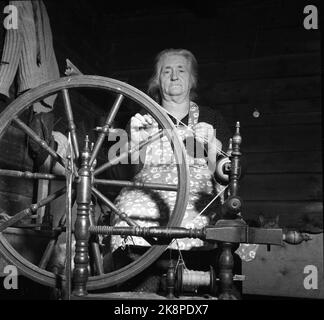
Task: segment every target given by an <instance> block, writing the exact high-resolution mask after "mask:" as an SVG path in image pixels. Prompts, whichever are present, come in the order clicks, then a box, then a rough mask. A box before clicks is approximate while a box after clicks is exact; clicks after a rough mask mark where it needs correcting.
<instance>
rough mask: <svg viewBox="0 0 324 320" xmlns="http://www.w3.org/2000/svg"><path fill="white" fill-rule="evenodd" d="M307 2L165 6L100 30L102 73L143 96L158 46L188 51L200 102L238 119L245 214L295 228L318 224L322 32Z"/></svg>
mask: <svg viewBox="0 0 324 320" xmlns="http://www.w3.org/2000/svg"><path fill="white" fill-rule="evenodd" d="M307 4H309V3H308V2H307V1H294V2H291V1H276V0H274V1H230V2H226V3H225V2H221V3H217V4H215V7H213V8H212V7H204V5H202V7H201V8H200V10H199V8H198V5H196V6H195V5H193V6H191V7H190V6H188V7H178V8H176V9H170V8H169V9H168V8H167V7H166V8H164V10H160V11H158V12H157V13H154V12H150V14H147V13H146V14H145V13H143V14H141V13H138V14H135V13H133V14H132V13H128V14H126V13H125V15H124V16H121V17H119V18H118V19H117V18H115V19H114V16H112V17H111V19H107V20H106V27H105V28H106V29H104V30H103V32H104V33H105V34H107V41H108V42H109V44H106V46H108V47H109V50H107V51H106V52H107V55H106V56H105V57H106V60H107V66H106V75H107V76H110V77H113V78H114V77H117V78H118V77H125V78H127V79H129V82H130V83H131V84H132V85H134V86H136V87H138V88H139V89H141V90H143V91H145V90H146V84H147V80H148V79H149V77H150V75H151V71H152V65H153V60H154V57H155V55H156V54H157V53H158V52H159V51H160V50H162V49H165V48H170V47H176V48H178V47H183V48H187V49H189V50H191V51H192V52H193V53H194V54H195V55H196V57H197V59H198V62H199V65H200V78H199V80H200V82H199V84H200V87H199V102H200V103H202V104H206V105H209V106H212V107H214V108H218V109H219V110H221V111H222V113H223V114H224V116H225V117H226V119H227V122H228V124H229V126H230V127H231V129H232V130H234V125H235V122H236V121H240V123H241V133H242V136H243V143H242V150H243V152H244V156H245V157H246V160H247V164H248V165H247V168H246V172H245V175H244V178H243V180H242V184H241V195H242V197H243V199H244V203H245V208H244V217H245V218H247V219H257V216H258V215H259V214H263V215H265V216H270V217H274V216H276V215H280V224H281V225H282V226H288V227H294V228H295V227H301V226H305V223H308V222H310V224H311V225H315V226H316V227H322V225H323V219H322V210H323V206H322V143H321V77H320V74H321V61H320V31H319V30H306V29H304V27H303V20H304V18H305V14H304V13H303V8H304V6H306V5H307ZM313 4H315V5H316V4H318V5H319V1H314V2H313ZM107 10H108V9H107ZM255 109H257V110H258V111H259V113H260V116H259V117H258V118H255V117H254V116H253V111H254V110H255ZM128 112H129V111H127V112H125V116H126V115H128V116H129V114H128Z"/></svg>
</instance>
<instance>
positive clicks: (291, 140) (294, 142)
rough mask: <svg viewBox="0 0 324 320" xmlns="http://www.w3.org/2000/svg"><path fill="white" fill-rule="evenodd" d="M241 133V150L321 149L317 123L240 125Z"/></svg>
mask: <svg viewBox="0 0 324 320" xmlns="http://www.w3.org/2000/svg"><path fill="white" fill-rule="evenodd" d="M232 127H234V125H232ZM231 129H232V128H231ZM241 135H242V144H241V147H242V151H243V152H258V153H259V152H279V151H283V152H287V151H305V152H309V151H311V150H312V151H314V150H321V149H322V142H321V139H322V133H321V126H320V125H319V124H313V125H287V126H276V127H273V126H271V125H270V126H264V127H250V128H249V127H247V128H245V127H241Z"/></svg>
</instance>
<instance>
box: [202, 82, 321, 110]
mask: <svg viewBox="0 0 324 320" xmlns="http://www.w3.org/2000/svg"><path fill="white" fill-rule="evenodd" d="M200 92H201V94H202V95H203V96H204V97H205V99H206V100H207V99H208V101H213V102H214V103H215V102H217V103H218V104H222V103H247V102H249V101H251V100H252V101H256V100H257V101H260V100H262V101H268V102H269V101H273V100H288V99H296V100H297V99H305V98H307V99H309V98H318V97H319V96H320V95H321V79H320V77H318V76H310V77H300V78H299V77H298V78H280V79H277V78H276V79H258V80H248V79H245V80H244V81H243V80H242V81H228V82H221V83H217V82H213V81H209V82H207V83H206V84H204V85H202V86H201V88H200Z"/></svg>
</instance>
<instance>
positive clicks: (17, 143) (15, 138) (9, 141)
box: [0, 126, 33, 170]
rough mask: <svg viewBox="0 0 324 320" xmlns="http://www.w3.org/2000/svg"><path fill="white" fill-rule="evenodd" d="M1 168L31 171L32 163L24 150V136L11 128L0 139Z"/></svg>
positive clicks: (19, 131)
mask: <svg viewBox="0 0 324 320" xmlns="http://www.w3.org/2000/svg"><path fill="white" fill-rule="evenodd" d="M0 150H1V152H0V163H1V168H2V169H4V168H7V169H17V170H24V169H26V170H31V169H32V166H33V161H32V159H31V157H30V155H29V153H28V152H27V150H26V136H25V134H24V133H23V132H22V131H21V130H19V129H17V128H14V127H13V126H9V127H8V129H7V131H6V132H5V133H4V134H3V136H2V138H1V139H0Z"/></svg>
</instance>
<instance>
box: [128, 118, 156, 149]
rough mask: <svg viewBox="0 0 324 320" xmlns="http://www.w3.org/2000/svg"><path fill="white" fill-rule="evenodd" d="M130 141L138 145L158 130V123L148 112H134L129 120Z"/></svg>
mask: <svg viewBox="0 0 324 320" xmlns="http://www.w3.org/2000/svg"><path fill="white" fill-rule="evenodd" d="M130 131H131V143H132V145H138V144H140V143H141V142H142V141H144V140H147V138H148V137H149V136H151V135H153V134H154V133H156V132H157V131H158V123H157V122H156V121H155V120H154V119H153V117H152V116H151V115H149V114H144V115H141V114H139V113H136V114H135V116H133V117H132V118H131V121H130Z"/></svg>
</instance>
